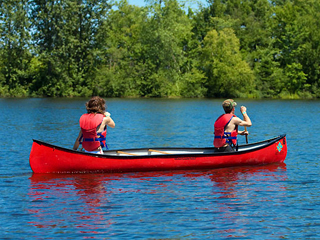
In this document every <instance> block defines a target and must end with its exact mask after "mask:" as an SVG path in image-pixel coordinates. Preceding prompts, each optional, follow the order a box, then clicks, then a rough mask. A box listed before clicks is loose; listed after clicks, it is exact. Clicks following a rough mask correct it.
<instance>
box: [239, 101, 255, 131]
mask: <svg viewBox="0 0 320 240" xmlns="http://www.w3.org/2000/svg"><path fill="white" fill-rule="evenodd" d="M240 112H241V114H242V116H243V120H242V121H240V122H239V126H243V127H251V126H252V123H251V120H250V118H249V116H248V114H247V108H246V107H245V106H241V108H240Z"/></svg>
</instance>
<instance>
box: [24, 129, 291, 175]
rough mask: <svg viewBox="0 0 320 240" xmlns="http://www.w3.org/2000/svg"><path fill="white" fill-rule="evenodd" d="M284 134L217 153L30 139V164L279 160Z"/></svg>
mask: <svg viewBox="0 0 320 240" xmlns="http://www.w3.org/2000/svg"><path fill="white" fill-rule="evenodd" d="M286 155H287V141H286V135H285V134H284V135H281V136H278V137H275V138H272V139H269V140H265V141H262V142H257V143H252V144H246V145H239V147H238V151H236V152H232V153H219V152H215V149H214V148H213V147H211V148H152V149H150V148H143V149H123V150H108V151H104V154H92V153H85V152H81V151H74V150H71V149H67V148H63V147H58V146H54V145H51V144H48V143H45V142H42V141H38V140H33V144H32V149H31V153H30V159H29V160H30V166H31V169H32V171H33V172H34V173H84V172H139V171H164V170H178V169H180V170H181V169H183V170H187V169H212V168H222V167H234V166H245V165H263V164H270V163H282V162H284V160H285V158H286Z"/></svg>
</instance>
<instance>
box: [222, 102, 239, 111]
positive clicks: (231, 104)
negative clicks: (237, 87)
mask: <svg viewBox="0 0 320 240" xmlns="http://www.w3.org/2000/svg"><path fill="white" fill-rule="evenodd" d="M235 106H237V103H236V102H235V101H234V100H233V99H227V100H224V101H223V103H222V107H223V109H224V111H225V113H231V111H232V109H233V108H234V107H235Z"/></svg>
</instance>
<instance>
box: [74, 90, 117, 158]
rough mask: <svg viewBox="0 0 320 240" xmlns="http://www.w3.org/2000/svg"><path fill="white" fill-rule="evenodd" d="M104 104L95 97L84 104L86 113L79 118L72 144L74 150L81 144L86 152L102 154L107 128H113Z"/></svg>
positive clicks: (113, 124) (102, 100) (103, 101)
mask: <svg viewBox="0 0 320 240" xmlns="http://www.w3.org/2000/svg"><path fill="white" fill-rule="evenodd" d="M105 104H106V102H105V100H104V99H102V98H100V97H97V96H96V97H92V98H91V99H90V100H89V101H88V102H87V103H86V109H87V113H86V114H83V115H82V116H81V117H80V121H79V122H80V132H79V135H78V137H77V139H76V141H75V143H74V146H73V149H74V150H77V149H78V147H79V145H80V144H82V147H83V148H84V150H85V151H86V152H90V153H98V154H103V150H102V148H103V147H106V135H107V126H109V127H112V128H114V127H115V123H114V121H113V120H112V118H111V117H110V115H111V114H110V113H108V112H106V107H105Z"/></svg>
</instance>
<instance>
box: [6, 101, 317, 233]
mask: <svg viewBox="0 0 320 240" xmlns="http://www.w3.org/2000/svg"><path fill="white" fill-rule="evenodd" d="M86 101H87V99H0V107H1V113H0V120H1V122H2V124H3V125H2V128H1V131H0V139H1V140H0V141H1V150H0V158H1V161H0V191H1V193H0V204H1V208H0V219H1V224H0V230H1V231H0V234H1V239H52V238H56V239H87V238H91V239H293V238H296V239H320V217H319V211H320V201H319V199H320V181H319V173H320V171H319V163H318V161H319V155H320V153H319V141H317V140H316V139H317V138H318V136H319V133H320V126H319V118H320V110H319V109H320V102H319V101H280V100H268V101H248V100H238V101H237V102H238V105H245V106H247V108H248V110H247V112H248V113H249V115H250V117H251V119H252V122H253V127H251V128H250V129H249V131H250V135H249V142H256V141H261V140H264V139H267V138H272V137H274V136H277V135H279V134H282V133H287V140H288V155H287V158H286V160H285V164H281V165H278V164H277V165H268V166H259V167H237V168H225V169H215V170H206V171H174V172H149V173H121V174H120V173H119V174H32V171H31V169H30V166H29V162H28V159H29V153H30V149H31V145H32V139H33V138H34V139H39V140H43V141H47V142H50V143H53V144H57V145H60V146H63V147H69V148H71V147H72V146H73V143H74V140H75V138H76V136H77V134H78V131H79V126H78V120H79V117H80V116H81V114H82V113H84V110H85V107H84V104H85V102H86ZM221 102H222V100H168V99H165V100H163V99H143V100H142V99H107V103H108V111H109V112H110V113H111V114H112V118H113V119H114V121H115V122H116V128H114V129H109V131H108V145H109V148H110V149H121V148H140V147H141V148H142V147H165V146H170V147H206V146H212V139H213V138H212V137H213V136H212V133H213V123H214V120H215V119H216V118H217V117H218V116H219V115H220V114H221V110H222V108H221ZM236 114H238V115H240V113H239V109H237V112H236ZM240 143H241V144H244V143H245V141H244V138H241V139H240Z"/></svg>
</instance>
